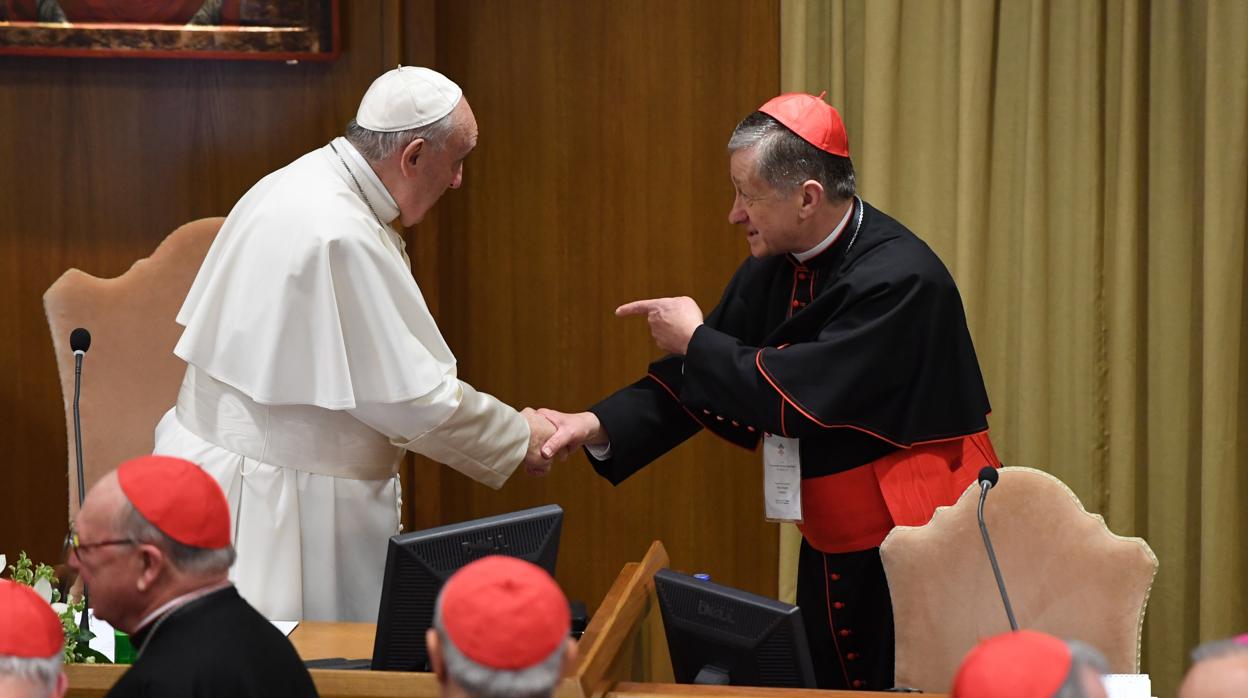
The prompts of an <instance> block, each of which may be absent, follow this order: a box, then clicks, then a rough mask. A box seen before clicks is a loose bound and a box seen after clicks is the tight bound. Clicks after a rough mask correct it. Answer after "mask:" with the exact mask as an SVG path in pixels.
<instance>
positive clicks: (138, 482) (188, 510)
mask: <svg viewBox="0 0 1248 698" xmlns="http://www.w3.org/2000/svg"><path fill="white" fill-rule="evenodd" d="M117 481H118V482H119V483H121V490H122V492H125V494H126V498H127V499H129V500H130V503H131V504H133V505H134V508H135V509H137V510H138V512H139V513H140V514H142V515H143V518H145V519H147V520H148V521H149V522H150V523H151V524H152V525H153V526H155V527H156V528H158V529H160V531H161V532H162V533H164V534H165V535H167V536H169V537H170V538H172V539H174V540H176V541H177V542H179V543H181V544H183V545H189V546H192V547H195V548H207V549H210V550H216V549H217V548H224V547H225V546H227V545H229V544H230V507H229V505H228V504H227V503H226V501H225V494H224V493H222V492H221V486H220V485H218V484H217V481H216V480H214V479H212V476H211V475H209V474H208V473H206V472H204V471H203V469H202V468H200V467H199V466H198V465H195V464H194V463H192V462H190V461H187V460H182V459H181V458H171V457H169V456H143V457H141V458H135V459H134V460H129V461H126V462H125V463H122V464H121V467H119V468H117Z"/></svg>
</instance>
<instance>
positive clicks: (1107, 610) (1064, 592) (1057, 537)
mask: <svg viewBox="0 0 1248 698" xmlns="http://www.w3.org/2000/svg"><path fill="white" fill-rule="evenodd" d="M999 474H1000V480H999V482H998V483H997V485H996V487H994V488H993V489H992V491H990V492H989V493H988V500H987V502H986V503H985V505H984V519H985V521H986V522H987V525H988V533H989V535H990V536H991V538H992V544H993V549H994V551H995V552H996V555H997V561H998V563H999V564H1000V566H1001V576H1002V577H1003V578H1004V580H1005V587H1006V591H1007V592H1008V593H1009V595H1010V604H1011V605H1012V606H1013V609H1014V616H1015V618H1016V619H1017V620H1018V625H1019V627H1020V628H1029V629H1032V630H1040V631H1044V632H1047V633H1050V634H1052V635H1056V636H1057V637H1060V638H1062V639H1069V640H1081V641H1083V642H1086V643H1088V644H1089V645H1091V646H1093V647H1096V648H1097V649H1099V650H1100V651H1101V652H1103V653H1104V654H1105V657H1106V659H1108V660H1109V668H1110V670H1111V671H1113V672H1115V673H1136V672H1138V671H1139V666H1140V631H1141V627H1142V625H1143V623H1144V610H1145V607H1146V606H1147V604H1148V593H1149V590H1150V589H1151V588H1152V583H1153V577H1154V576H1155V575H1156V573H1157V557H1156V556H1155V555H1153V551H1152V550H1151V549H1150V548H1149V547H1148V544H1147V543H1146V542H1144V540H1143V539H1141V538H1124V537H1122V536H1117V535H1114V534H1113V533H1111V532H1110V530H1109V529H1108V528H1107V527H1106V526H1105V521H1104V520H1103V519H1102V518H1101V517H1100V515H1098V514H1090V513H1088V512H1087V511H1086V510H1085V509H1084V508H1083V505H1082V504H1081V503H1080V502H1079V499H1078V498H1077V497H1075V495H1074V493H1073V492H1071V491H1070V488H1068V487H1066V485H1065V484H1063V483H1062V481H1060V480H1058V479H1057V478H1055V477H1053V476H1052V475H1049V474H1048V473H1044V472H1041V471H1039V470H1033V469H1031V468H1002V469H1001V470H1000V471H999ZM978 504H979V486H978V485H972V486H971V487H970V488H968V489H967V491H966V492H964V493H963V494H962V496H961V497H960V498H959V499H958V501H957V502H956V503H954V505H953V506H949V507H941V508H939V509H937V510H936V514H935V515H934V516H933V517H932V520H931V521H930V522H929V523H927V524H926V525H924V526H917V527H914V526H899V527H897V528H896V529H894V530H893V531H892V532H891V533H889V534H888V537H887V538H885V539H884V542H883V543H882V544H881V545H880V557H881V558H882V559H883V561H884V571H885V573H886V574H887V576H888V586H889V590H890V592H891V594H892V598H893V614H894V619H895V620H894V622H895V627H896V632H897V668H896V683H897V685H898V686H909V687H913V688H919V689H922V690H923V691H927V692H936V693H943V692H947V691H949V689H950V686H951V685H952V683H953V676H954V674H955V673H956V671H957V668H958V664H959V663H960V662H961V661H962V658H963V657H964V656H965V655H966V653H967V652H968V651H970V649H971V648H972V647H973V646H974V645H975V644H976V643H977V642H978V641H979V640H980V639H982V638H985V637H988V636H991V635H995V634H998V633H1003V632H1006V631H1008V630H1009V629H1010V626H1009V621H1008V620H1007V618H1006V614H1005V609H1004V607H1003V606H1002V603H1001V597H1000V595H999V594H998V592H997V585H996V580H995V579H994V577H993V573H992V566H991V564H990V563H989V562H988V554H987V553H986V552H985V551H984V544H983V539H982V538H981V536H980V532H979V520H978V517H977V515H976V509H977V507H978Z"/></svg>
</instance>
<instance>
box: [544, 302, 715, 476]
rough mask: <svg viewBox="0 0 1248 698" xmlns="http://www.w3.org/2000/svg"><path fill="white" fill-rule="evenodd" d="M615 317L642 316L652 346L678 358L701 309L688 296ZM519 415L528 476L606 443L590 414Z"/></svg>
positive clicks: (636, 306)
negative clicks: (524, 434) (525, 430)
mask: <svg viewBox="0 0 1248 698" xmlns="http://www.w3.org/2000/svg"><path fill="white" fill-rule="evenodd" d="M615 315H616V317H626V316H630V315H640V316H644V317H645V318H646V322H647V323H649V325H650V336H651V337H653V338H654V343H655V345H657V346H658V347H659V349H662V350H663V351H665V352H667V353H669V354H676V355H678V356H684V355H685V353H686V352H687V351H688V350H689V340H690V339H691V338H692V337H693V333H694V332H695V331H696V330H697V329H698V327H700V326H701V325H702V309H701V308H699V307H698V304H697V303H696V302H694V300H693V299H692V298H689V297H688V296H681V297H679V298H651V299H648V300H641V301H633V302H632V303H625V304H624V305H621V306H620V307H618V308H616V309H615ZM520 414H521V415H523V416H524V418H525V420H526V421H527V422H528V423H529V451H528V453H527V454H526V455H525V457H524V469H525V470H527V471H528V472H529V474H530V475H545V474H546V473H548V472H550V461H551V459H553V458H554V457H555V456H560V457H562V458H567V457H568V452H569V451H571V450H573V449H576V448H580V447H581V446H603V445H606V444H608V443H610V439H609V438H608V437H607V434H606V432H604V431H603V430H602V424H601V423H599V421H598V417H596V416H595V415H594V413H592V412H578V413H576V414H567V413H564V412H556V411H555V410H548V409H546V408H542V409H539V410H534V409H532V408H529V407H526V408H524V410H523V411H522V412H521V413H520Z"/></svg>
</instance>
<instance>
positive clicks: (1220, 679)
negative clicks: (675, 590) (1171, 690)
mask: <svg viewBox="0 0 1248 698" xmlns="http://www.w3.org/2000/svg"><path fill="white" fill-rule="evenodd" d="M1245 687H1248V647H1245V648H1244V650H1243V651H1240V652H1228V653H1226V654H1222V655H1219V656H1215V657H1213V658H1211V659H1206V660H1204V661H1198V662H1196V664H1195V666H1193V667H1192V669H1191V671H1188V672H1187V676H1185V677H1184V678H1183V683H1182V685H1180V686H1179V698H1241V697H1242V696H1243V695H1244V693H1245Z"/></svg>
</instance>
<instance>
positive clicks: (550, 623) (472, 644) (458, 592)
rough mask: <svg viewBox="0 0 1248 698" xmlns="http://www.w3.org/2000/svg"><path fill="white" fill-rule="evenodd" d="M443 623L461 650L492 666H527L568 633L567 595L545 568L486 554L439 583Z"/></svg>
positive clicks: (569, 625) (536, 660)
mask: <svg viewBox="0 0 1248 698" xmlns="http://www.w3.org/2000/svg"><path fill="white" fill-rule="evenodd" d="M441 603H442V606H441V610H442V627H443V628H444V629H445V630H446V635H447V638H448V639H449V640H450V641H451V642H452V643H453V644H454V645H455V647H456V648H457V649H459V651H460V652H463V653H464V656H466V657H468V658H469V659H471V660H472V661H474V662H476V663H478V664H481V665H483V666H487V667H490V668H493V669H502V670H513V671H514V670H519V669H527V668H529V667H531V666H534V665H536V664H538V663H539V662H541V661H542V660H543V659H546V658H547V657H549V656H550V655H551V654H553V653H554V651H555V650H556V649H558V648H559V646H560V645H562V644H563V643H564V642H566V641H567V639H568V633H569V631H570V630H571V629H572V612H571V611H570V610H569V608H568V599H567V597H565V596H564V595H563V591H561V590H560V589H559V585H558V584H556V583H555V580H554V579H552V578H551V576H550V575H549V574H547V573H546V570H543V569H542V568H540V567H538V566H537V565H534V564H532V563H528V562H525V561H524V560H520V559H517V558H514V557H506V556H503V555H491V556H489V557H483V558H481V559H480V560H477V561H475V562H472V563H470V564H467V565H464V567H463V568H462V569H460V570H459V571H458V572H456V573H455V574H454V575H452V576H451V578H450V579H449V580H447V582H446V586H444V587H442V601H441Z"/></svg>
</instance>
